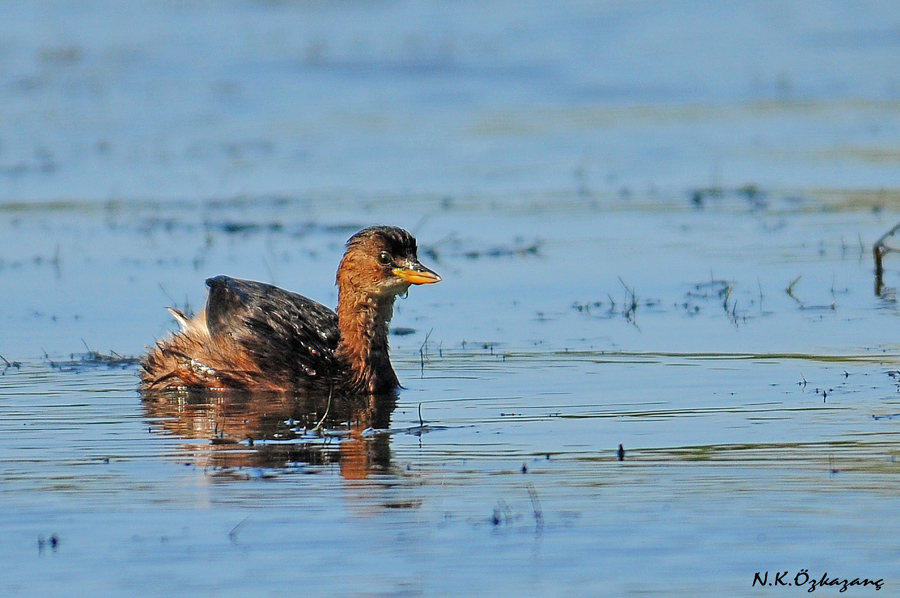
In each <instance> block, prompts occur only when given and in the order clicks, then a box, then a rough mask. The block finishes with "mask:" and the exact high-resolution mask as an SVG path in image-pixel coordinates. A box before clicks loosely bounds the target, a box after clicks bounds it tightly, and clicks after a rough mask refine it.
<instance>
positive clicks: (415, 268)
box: [391, 262, 441, 284]
mask: <svg viewBox="0 0 900 598" xmlns="http://www.w3.org/2000/svg"><path fill="white" fill-rule="evenodd" d="M391 271H392V272H393V273H394V276H396V277H397V278H399V279H400V280H402V281H403V282H408V283H410V284H433V283H435V282H441V277H440V276H438V275H437V272H433V271H431V270H429V269H428V268H426V267H425V266H423V265H422V264H420V263H419V262H414V263H412V264H410V265H409V267H408V268H394V269H393V270H391Z"/></svg>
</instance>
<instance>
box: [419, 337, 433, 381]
mask: <svg viewBox="0 0 900 598" xmlns="http://www.w3.org/2000/svg"><path fill="white" fill-rule="evenodd" d="M432 332H434V328H432V329H431V330H429V331H428V334H426V335H425V342H423V343H422V346H421V347H419V375H420V376H421V377H422V378H424V377H425V360H426V359H427V358H428V339H429V338H431V333H432Z"/></svg>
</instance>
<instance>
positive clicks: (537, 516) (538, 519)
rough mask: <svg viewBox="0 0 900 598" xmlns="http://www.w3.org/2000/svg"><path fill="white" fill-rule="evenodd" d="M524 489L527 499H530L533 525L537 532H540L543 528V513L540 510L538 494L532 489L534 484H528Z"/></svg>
mask: <svg viewBox="0 0 900 598" xmlns="http://www.w3.org/2000/svg"><path fill="white" fill-rule="evenodd" d="M525 488H526V490H528V497H529V498H530V499H531V508H532V510H533V511H534V524H535V526H536V527H537V529H538V531H540V530H541V529H543V527H544V511H543V510H542V509H541V499H540V498H538V493H537V490H535V489H534V484H532V483H531V482H529V483H528V484H527V485H526V486H525Z"/></svg>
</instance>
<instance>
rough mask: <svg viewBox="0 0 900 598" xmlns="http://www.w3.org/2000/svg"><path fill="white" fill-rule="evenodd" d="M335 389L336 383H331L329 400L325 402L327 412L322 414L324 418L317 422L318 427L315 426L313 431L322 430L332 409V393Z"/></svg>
mask: <svg viewBox="0 0 900 598" xmlns="http://www.w3.org/2000/svg"><path fill="white" fill-rule="evenodd" d="M333 391H334V384H333V383H332V384H329V385H328V402H327V403H326V404H325V414H324V415H322V419H320V420H319V421H318V422H317V423H316V427H315V428H313V431H314V432H320V431H322V422H324V421H325V418H326V417H328V412H329V411H330V410H331V393H332V392H333Z"/></svg>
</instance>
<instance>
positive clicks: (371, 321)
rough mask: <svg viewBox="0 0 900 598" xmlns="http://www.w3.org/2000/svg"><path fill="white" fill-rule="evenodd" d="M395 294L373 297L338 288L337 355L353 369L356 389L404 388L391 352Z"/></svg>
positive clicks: (357, 291) (353, 380) (366, 390)
mask: <svg viewBox="0 0 900 598" xmlns="http://www.w3.org/2000/svg"><path fill="white" fill-rule="evenodd" d="M394 299H395V297H394V295H383V296H374V297H373V296H369V295H366V294H365V293H362V292H360V291H359V290H358V289H354V288H352V287H349V288H345V286H343V285H342V286H340V288H339V289H338V307H337V314H338V328H340V331H341V340H340V343H339V345H338V349H337V354H338V357H340V358H341V359H342V360H344V361H345V362H346V363H347V365H348V366H349V368H350V372H349V374H350V382H351V385H352V386H353V387H354V389H356V390H358V391H362V392H368V393H385V392H391V391H394V390H396V389H397V387H398V386H399V385H400V383H399V381H398V380H397V375H396V374H395V373H394V368H393V367H392V366H391V360H390V355H389V352H388V325H389V323H390V321H391V316H393V313H394Z"/></svg>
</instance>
